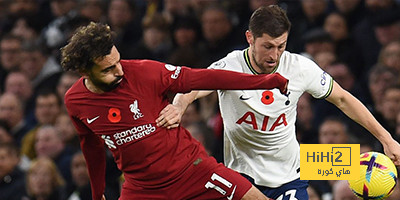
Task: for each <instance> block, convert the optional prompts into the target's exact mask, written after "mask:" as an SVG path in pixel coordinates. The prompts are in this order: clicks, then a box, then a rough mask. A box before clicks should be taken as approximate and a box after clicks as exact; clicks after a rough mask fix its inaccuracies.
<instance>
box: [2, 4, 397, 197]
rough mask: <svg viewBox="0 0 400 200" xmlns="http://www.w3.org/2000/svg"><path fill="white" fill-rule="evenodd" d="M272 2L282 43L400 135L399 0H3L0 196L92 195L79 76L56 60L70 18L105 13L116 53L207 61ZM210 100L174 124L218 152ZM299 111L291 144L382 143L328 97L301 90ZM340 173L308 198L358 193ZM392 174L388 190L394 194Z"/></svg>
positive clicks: (239, 39)
mask: <svg viewBox="0 0 400 200" xmlns="http://www.w3.org/2000/svg"><path fill="white" fill-rule="evenodd" d="M271 4H278V5H279V6H281V7H282V8H283V9H285V10H286V11H287V14H288V17H289V19H290V20H291V22H292V28H291V30H290V33H289V38H288V43H287V50H288V51H290V52H293V53H298V54H302V55H304V56H307V57H309V58H311V59H312V60H314V61H315V62H316V63H317V64H318V65H319V66H320V67H321V68H323V69H324V70H325V71H326V72H328V73H329V74H330V75H332V77H333V78H334V79H335V80H336V81H337V82H338V83H339V84H340V85H341V86H342V87H343V88H344V89H346V90H348V91H350V92H351V93H352V94H353V95H354V96H356V97H357V98H359V99H360V100H361V101H362V102H363V103H364V104H365V105H366V106H367V107H368V109H370V111H371V112H372V113H373V114H374V116H375V117H376V118H377V120H378V121H379V122H380V123H381V124H382V125H383V126H384V127H385V128H386V129H387V130H388V131H389V132H390V133H391V134H392V136H393V137H394V138H395V139H396V140H397V141H400V112H399V111H400V85H399V84H400V82H399V80H400V79H399V75H400V1H399V0H235V1H230V0H0V199H1V200H2V199H7V200H13V199H15V200H21V199H24V200H30V199H32V200H33V199H36V200H50V199H52V200H53V199H59V200H64V199H69V200H79V199H81V200H85V199H91V193H90V184H89V177H88V174H87V169H86V164H85V160H84V158H83V155H82V153H81V152H80V147H79V141H78V138H77V134H76V132H75V128H74V126H73V125H72V122H71V121H70V119H69V117H68V114H67V113H66V110H65V107H64V103H63V99H64V94H65V92H66V91H67V90H68V88H69V87H70V86H71V85H72V84H73V83H74V82H75V81H76V80H78V79H79V77H80V75H79V74H75V73H72V72H64V71H63V70H62V68H61V66H60V48H61V47H62V46H64V45H65V44H66V43H67V41H68V39H69V37H70V36H71V35H72V33H73V32H74V31H75V30H76V28H78V27H79V26H81V25H86V24H88V23H89V22H90V21H95V22H103V23H107V24H108V25H109V26H110V27H111V29H112V30H113V31H114V32H115V44H116V46H117V48H118V50H119V51H120V53H121V58H122V59H153V60H157V61H161V62H166V63H170V64H173V65H184V66H188V67H193V68H206V67H208V65H210V64H211V63H213V62H214V61H216V60H218V59H220V58H222V57H224V56H225V55H226V54H227V53H229V52H231V51H232V50H235V49H244V48H247V47H248V44H247V42H246V40H245V35H244V33H245V31H246V30H247V28H248V27H247V26H248V20H249V18H250V16H251V13H252V12H253V11H254V10H255V9H257V8H258V7H260V6H262V5H271ZM218 106H219V105H218V99H217V95H216V94H214V95H209V96H208V97H206V98H202V99H200V100H197V101H195V102H194V103H193V104H191V105H190V106H189V107H188V109H187V110H186V113H185V114H184V116H183V118H182V123H181V125H182V126H184V127H185V128H187V129H188V130H189V131H190V132H191V133H192V134H193V136H194V137H195V138H196V139H198V140H199V141H200V142H201V143H203V145H204V146H205V147H206V149H207V151H208V152H209V154H210V155H213V156H214V157H215V158H216V159H217V160H218V161H220V162H222V154H223V153H222V140H223V124H222V119H221V116H220V113H219V109H218ZM297 112H298V113H297V124H296V126H297V129H298V130H297V133H298V135H297V138H298V141H299V142H300V143H313V144H315V143H321V144H340V143H356V144H361V152H366V151H380V152H382V147H381V146H380V144H379V142H378V141H377V140H376V139H375V138H374V137H373V136H371V135H370V134H369V133H367V131H366V130H365V129H364V128H363V127H360V126H359V125H358V124H356V123H355V122H352V121H351V120H350V119H348V118H347V117H346V116H345V115H344V114H342V113H341V112H340V111H339V110H338V109H337V108H336V107H335V106H333V105H331V104H330V103H329V102H327V101H323V100H317V99H313V98H312V97H311V96H309V95H303V96H302V97H301V99H300V100H299V102H298V110H297ZM108 159H109V160H108V162H107V173H106V176H107V177H106V178H107V181H106V184H107V187H106V188H107V189H106V192H105V194H106V197H107V199H110V200H113V199H118V197H119V189H120V185H121V183H122V182H123V175H121V172H119V170H118V169H117V167H116V165H115V164H114V162H113V158H112V156H111V154H109V155H108ZM346 184H347V183H346V182H343V181H311V182H310V188H309V189H310V190H309V192H310V199H311V200H331V199H333V200H342V199H356V198H355V196H354V195H353V194H351V191H350V190H349V189H348V187H347V185H346ZM399 185H400V184H398V186H396V187H397V188H396V189H395V192H394V194H393V195H392V197H391V199H400V189H399V188H398V187H400V186H399ZM337 191H340V192H337ZM345 195H349V196H348V197H345Z"/></svg>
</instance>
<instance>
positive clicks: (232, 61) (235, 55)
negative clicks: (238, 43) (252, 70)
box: [209, 50, 244, 70]
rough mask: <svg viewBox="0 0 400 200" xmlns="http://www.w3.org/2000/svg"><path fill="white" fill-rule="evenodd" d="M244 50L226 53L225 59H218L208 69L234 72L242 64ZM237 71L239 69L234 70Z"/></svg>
mask: <svg viewBox="0 0 400 200" xmlns="http://www.w3.org/2000/svg"><path fill="white" fill-rule="evenodd" d="M243 54H244V50H234V51H232V52H230V53H228V54H227V55H226V56H225V57H223V58H221V59H219V60H218V61H216V62H214V63H212V64H211V65H210V66H209V68H212V69H226V70H235V68H238V67H239V68H240V66H241V63H242V62H244V56H243ZM236 70H239V69H236Z"/></svg>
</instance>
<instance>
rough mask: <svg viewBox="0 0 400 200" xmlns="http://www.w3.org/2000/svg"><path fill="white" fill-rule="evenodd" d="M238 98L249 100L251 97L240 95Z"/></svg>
mask: <svg viewBox="0 0 400 200" xmlns="http://www.w3.org/2000/svg"><path fill="white" fill-rule="evenodd" d="M239 99H240V100H249V99H251V97H243V95H241V96H240V97H239Z"/></svg>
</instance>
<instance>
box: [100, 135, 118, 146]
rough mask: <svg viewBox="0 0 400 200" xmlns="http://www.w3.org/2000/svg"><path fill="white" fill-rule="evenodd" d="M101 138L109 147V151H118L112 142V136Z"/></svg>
mask: <svg viewBox="0 0 400 200" xmlns="http://www.w3.org/2000/svg"><path fill="white" fill-rule="evenodd" d="M101 138H103V140H104V141H105V143H106V145H107V146H108V148H109V149H116V148H117V147H116V146H115V144H114V142H113V141H112V140H111V138H110V136H108V135H102V136H101Z"/></svg>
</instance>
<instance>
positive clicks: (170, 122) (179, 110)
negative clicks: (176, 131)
mask: <svg viewBox="0 0 400 200" xmlns="http://www.w3.org/2000/svg"><path fill="white" fill-rule="evenodd" d="M212 92H213V90H202V91H197V90H193V91H192V92H190V93H186V94H181V93H178V94H176V96H175V98H174V100H173V102H172V104H169V105H167V106H166V107H165V108H164V109H163V110H161V112H160V114H159V117H158V118H157V119H156V123H157V126H159V127H166V128H167V129H171V128H176V127H178V126H179V123H181V119H182V116H183V114H184V113H185V111H186V108H187V107H188V106H189V104H191V103H192V102H193V101H194V100H196V99H199V98H201V97H205V96H207V95H209V94H211V93H212Z"/></svg>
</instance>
